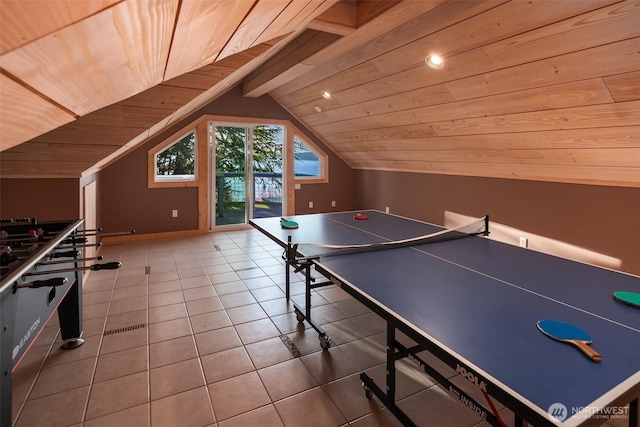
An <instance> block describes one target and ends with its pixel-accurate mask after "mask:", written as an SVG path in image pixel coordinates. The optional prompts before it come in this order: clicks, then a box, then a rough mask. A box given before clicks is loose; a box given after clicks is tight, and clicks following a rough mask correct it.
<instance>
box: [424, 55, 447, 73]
mask: <svg viewBox="0 0 640 427" xmlns="http://www.w3.org/2000/svg"><path fill="white" fill-rule="evenodd" d="M424 62H426V64H427V65H428V66H429V67H431V68H434V69H436V70H439V69H441V68H442V67H444V60H443V59H442V57H440V56H438V55H429V56H427V57H426V58H424Z"/></svg>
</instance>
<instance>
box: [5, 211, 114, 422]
mask: <svg viewBox="0 0 640 427" xmlns="http://www.w3.org/2000/svg"><path fill="white" fill-rule="evenodd" d="M82 224H83V220H82V219H79V220H69V221H54V222H42V223H39V222H38V221H37V220H36V219H35V218H21V219H18V220H13V219H12V220H8V219H3V220H0V251H1V261H2V262H1V270H0V321H1V323H0V376H1V381H0V382H1V384H2V385H1V386H0V394H1V396H0V426H2V427H4V426H10V425H11V410H12V407H11V400H12V372H13V371H14V370H15V369H16V367H17V366H18V365H19V363H20V361H21V360H22V358H23V357H24V356H25V354H26V353H27V351H28V350H29V348H30V347H31V346H32V345H33V343H34V341H35V340H36V338H37V337H38V335H39V334H40V332H41V331H42V329H43V328H44V327H45V326H46V324H47V322H48V321H49V319H50V318H51V317H52V316H53V315H54V312H57V314H58V321H59V324H60V336H61V338H62V340H63V344H62V348H64V349H69V350H71V349H74V348H77V347H79V346H81V345H82V344H83V343H84V340H83V339H82V272H83V271H84V270H103V269H117V268H119V267H120V263H119V262H110V263H105V264H97V263H93V264H92V265H86V264H87V263H91V262H93V261H96V260H101V259H102V258H101V257H99V256H98V257H90V258H83V252H84V250H85V248H86V247H87V246H88V245H89V243H88V240H89V237H90V236H98V235H99V233H100V231H101V230H99V229H98V230H82ZM92 245H94V246H99V245H100V243H93V244H92Z"/></svg>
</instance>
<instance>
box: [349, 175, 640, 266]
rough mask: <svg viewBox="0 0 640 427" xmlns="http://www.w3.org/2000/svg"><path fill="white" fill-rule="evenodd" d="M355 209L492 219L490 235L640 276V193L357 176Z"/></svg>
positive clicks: (442, 219) (438, 218) (436, 219)
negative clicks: (493, 225) (486, 217)
mask: <svg viewBox="0 0 640 427" xmlns="http://www.w3.org/2000/svg"><path fill="white" fill-rule="evenodd" d="M354 206H355V207H356V208H357V209H365V208H375V209H380V210H383V211H384V209H385V208H386V207H387V206H388V207H389V208H390V211H391V213H396V214H399V215H403V216H408V217H411V218H416V219H421V220H425V221H428V222H432V223H435V224H440V225H447V226H449V224H446V223H447V222H450V220H451V218H455V217H456V216H458V215H464V216H474V217H480V216H483V215H485V214H489V215H490V219H491V222H492V223H495V224H496V225H502V227H499V226H497V227H496V228H495V233H492V236H491V237H492V238H496V239H499V240H503V241H508V242H509V243H513V244H518V243H519V237H520V236H523V237H527V239H528V244H529V248H531V249H535V250H540V251H542V252H547V253H554V254H556V255H560V256H563V257H567V258H571V259H577V260H580V261H583V262H589V263H592V264H596V265H602V266H605V267H608V268H614V269H616V270H621V271H626V272H630V273H633V274H637V275H640V220H639V219H638V218H640V189H638V188H624V187H604V186H589V185H578V184H559V183H547V182H537V181H521V180H509V179H494V178H472V177H461V176H449V175H431V174H413V173H401V172H382V171H365V170H356V171H354Z"/></svg>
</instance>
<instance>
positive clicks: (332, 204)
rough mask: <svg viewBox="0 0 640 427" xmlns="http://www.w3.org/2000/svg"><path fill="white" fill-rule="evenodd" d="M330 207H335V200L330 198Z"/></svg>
mask: <svg viewBox="0 0 640 427" xmlns="http://www.w3.org/2000/svg"><path fill="white" fill-rule="evenodd" d="M331 207H332V208H335V207H336V201H335V200H332V201H331Z"/></svg>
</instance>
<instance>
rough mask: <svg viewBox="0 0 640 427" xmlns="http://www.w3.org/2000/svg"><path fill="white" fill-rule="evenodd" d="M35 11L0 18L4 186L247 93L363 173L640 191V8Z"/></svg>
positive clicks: (294, 5)
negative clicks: (279, 108) (284, 113)
mask: <svg viewBox="0 0 640 427" xmlns="http://www.w3.org/2000/svg"><path fill="white" fill-rule="evenodd" d="M30 4H31V2H17V1H16V2H14V1H12V0H3V1H2V3H0V7H2V11H1V12H2V13H0V17H1V20H2V21H1V22H0V25H2V28H3V31H2V33H1V40H0V48H1V50H2V51H1V52H0V53H1V57H0V60H1V69H2V74H1V75H0V77H1V78H2V80H1V81H0V84H1V85H2V86H1V88H2V98H1V102H2V105H1V108H0V114H1V129H0V130H1V137H0V143H1V144H2V150H3V151H2V153H1V154H0V175H1V176H81V175H82V174H83V173H86V172H87V171H92V170H95V169H96V165H98V166H100V165H102V164H105V163H106V161H107V160H108V159H110V158H112V156H113V155H114V153H115V154H119V153H122V152H124V151H123V150H126V149H127V148H130V147H132V146H134V145H135V144H136V143H139V142H143V141H144V139H145V138H147V137H149V136H150V135H152V134H153V133H155V132H156V131H158V130H160V129H163V128H164V126H166V125H167V123H169V122H175V121H176V120H177V119H179V118H180V117H184V116H186V115H187V114H188V113H189V112H190V111H192V110H193V109H195V108H197V107H199V106H201V105H203V103H205V102H208V101H210V100H211V99H214V98H215V97H216V96H219V95H220V94H221V93H223V92H224V90H226V89H225V88H228V87H230V86H231V85H235V84H237V83H240V82H241V83H242V85H243V90H244V93H245V96H259V95H262V94H264V93H269V94H270V95H271V96H272V97H273V98H274V99H276V100H277V101H278V102H279V103H280V104H281V105H283V106H284V107H285V108H286V109H288V110H289V111H290V112H291V113H292V114H294V115H295V116H296V117H298V118H299V119H300V120H301V121H302V122H303V123H305V124H306V125H307V126H308V127H309V128H310V129H311V130H312V131H313V132H315V133H316V134H317V135H318V136H319V137H320V138H322V139H323V140H324V141H325V142H326V143H327V144H328V145H329V146H330V147H331V148H332V149H333V150H334V151H335V152H336V153H337V154H338V155H339V156H341V157H342V158H343V159H344V160H345V161H346V162H347V163H348V164H349V165H351V166H352V167H353V168H359V169H378V170H393V171H407V172H421V173H437V174H455V175H467V176H481V177H501V178H517V179H530V180H542V181H554V182H570V183H588V184H596V185H610V186H632V187H640V26H639V25H638V22H640V1H638V0H624V1H618V0H581V1H574V0H556V1H552V2H550V1H538V0H511V1H508V0H476V1H452V0H417V1H413V0H404V1H373V0H365V1H356V0H353V1H343V2H336V1H320V0H316V1H313V0H311V1H306V0H305V1H302V0H294V1H285V0H282V1H280V0H260V1H252V0H251V1H250V0H236V1H227V2H222V1H220V2H198V1H196V0H193V1H189V0H183V1H182V2H178V1H177V0H175V1H171V0H167V1H161V0H153V1H152V0H144V1H129V0H127V1H107V0H103V1H92V2H86V3H83V7H81V8H78V7H77V6H75V5H76V4H77V3H76V2H73V1H68V2H62V1H59V2H53V3H50V2H47V3H45V4H44V5H42V4H41V5H40V7H35V8H34V7H32V6H29V5H30ZM52 4H53V5H54V6H52ZM31 8H33V10H31ZM47 8H49V10H47ZM78 9H80V10H78ZM26 16H28V17H29V19H26V18H25V17H26ZM222 17H223V18H222ZM34 20H35V21H39V20H42V21H43V24H42V25H37V24H34V23H33V22H34ZM5 21H6V22H5ZM44 21H46V25H44ZM133 22H135V23H136V24H135V25H134V24H133ZM212 22H216V23H218V22H219V24H216V25H213V24H212ZM7 25H9V26H7ZM429 54H439V55H442V56H443V58H444V60H445V66H444V67H443V68H442V69H440V70H435V69H431V68H428V67H427V66H426V65H425V57H426V56H427V55H429ZM226 61H228V62H226ZM323 90H324V91H329V92H330V93H331V94H332V97H331V99H328V100H327V99H324V98H322V97H321V96H320V92H321V91H323ZM145 132H146V133H145ZM52 159H55V161H52ZM105 159H107V160H105Z"/></svg>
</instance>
